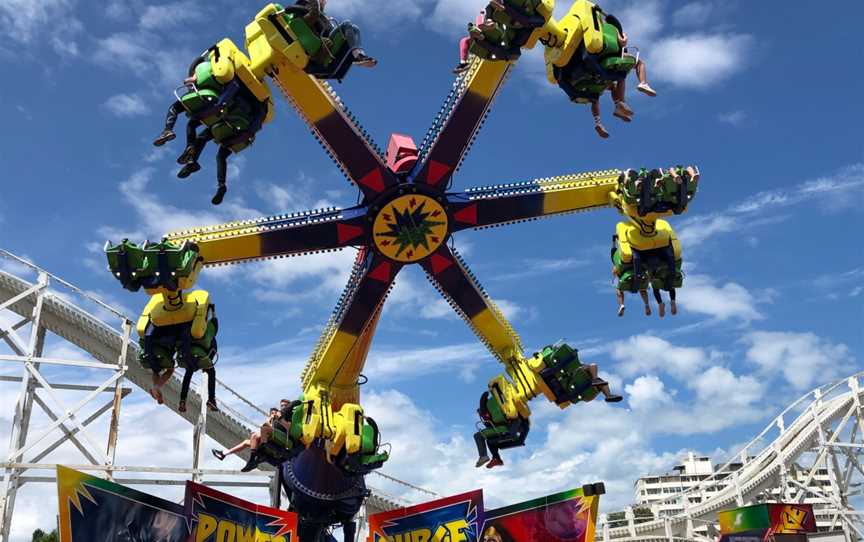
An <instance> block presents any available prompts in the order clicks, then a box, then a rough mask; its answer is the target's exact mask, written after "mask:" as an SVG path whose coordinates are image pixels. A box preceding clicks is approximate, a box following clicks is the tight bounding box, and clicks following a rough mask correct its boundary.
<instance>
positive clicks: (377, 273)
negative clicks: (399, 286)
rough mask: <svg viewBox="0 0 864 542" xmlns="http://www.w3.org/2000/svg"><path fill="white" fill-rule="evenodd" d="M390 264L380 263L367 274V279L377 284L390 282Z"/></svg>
mask: <svg viewBox="0 0 864 542" xmlns="http://www.w3.org/2000/svg"><path fill="white" fill-rule="evenodd" d="M390 272H391V269H390V262H381V263H380V264H379V265H378V267H376V268H375V269H373V270H372V271H370V272H369V278H370V279H373V280H377V281H378V282H390Z"/></svg>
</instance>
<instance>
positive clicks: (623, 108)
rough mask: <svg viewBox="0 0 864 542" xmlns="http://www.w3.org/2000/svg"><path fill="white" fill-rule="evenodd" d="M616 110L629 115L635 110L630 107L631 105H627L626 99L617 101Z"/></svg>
mask: <svg viewBox="0 0 864 542" xmlns="http://www.w3.org/2000/svg"><path fill="white" fill-rule="evenodd" d="M615 111H620V112H621V113H624V114H625V115H627V116H628V117H632V116H633V110H632V109H630V106H629V105H627V102H625V101H624V100H621V101H620V102H615Z"/></svg>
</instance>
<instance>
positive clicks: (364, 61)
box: [354, 51, 378, 68]
mask: <svg viewBox="0 0 864 542" xmlns="http://www.w3.org/2000/svg"><path fill="white" fill-rule="evenodd" d="M354 64H355V65H356V66H360V67H362V68H372V67H374V66H375V65H377V64H378V61H377V60H375V59H374V58H372V57H371V56H369V55H367V54H366V53H364V52H363V51H356V52H355V53H354Z"/></svg>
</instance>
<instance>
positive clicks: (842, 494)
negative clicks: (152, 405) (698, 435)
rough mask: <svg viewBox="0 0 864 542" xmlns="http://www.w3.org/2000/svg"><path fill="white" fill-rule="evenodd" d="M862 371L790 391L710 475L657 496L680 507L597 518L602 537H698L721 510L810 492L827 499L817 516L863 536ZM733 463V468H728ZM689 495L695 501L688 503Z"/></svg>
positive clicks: (799, 498)
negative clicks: (823, 480)
mask: <svg viewBox="0 0 864 542" xmlns="http://www.w3.org/2000/svg"><path fill="white" fill-rule="evenodd" d="M862 378H864V373H858V374H855V375H853V376H850V377H849V378H846V379H843V380H840V381H837V382H834V383H832V384H827V385H825V386H821V387H819V388H816V389H814V390H813V391H811V392H809V393H807V394H805V395H803V396H802V397H800V398H798V400H796V401H794V402H793V403H792V404H790V405H789V406H788V407H786V409H784V410H783V412H781V413H780V414H779V415H778V416H777V417H775V418H774V419H773V420H772V422H771V423H770V424H769V425H768V426H767V427H765V429H764V430H763V431H762V432H761V433H759V435H757V436H756V437H755V438H754V439H753V440H751V441H750V442H749V443H748V444H747V445H746V446H744V447H743V448H742V449H741V450H740V451H739V452H738V453H737V454H736V455H735V456H734V457H732V458H730V459H729V461H728V462H727V463H726V464H725V465H723V466H722V467H720V468H719V469H717V470H716V472H715V474H713V475H711V476H710V477H708V478H707V479H705V480H703V481H701V482H700V483H699V484H698V485H696V486H694V487H691V488H689V489H688V490H687V491H684V492H681V493H677V494H674V495H670V496H669V497H668V498H667V499H664V500H663V501H661V502H660V503H657V504H675V505H677V506H678V507H679V508H681V509H683V512H682V513H680V514H677V515H673V516H668V517H662V518H658V519H655V520H654V521H648V522H645V523H636V522H635V515H634V513H633V509H632V508H629V509H628V510H626V511H625V517H626V521H625V522H624V525H623V526H615V527H612V526H611V525H610V524H609V522H608V521H606V518H605V517H601V529H600V531H601V533H602V537H603V539H604V540H606V541H609V542H611V541H618V540H622V541H623V540H627V541H632V540H644V541H648V540H669V541H671V540H674V539H680V538H683V539H687V540H700V538H701V537H700V536H699V535H698V534H696V533H695V532H694V531H695V528H696V526H697V525H704V524H708V525H713V524H715V523H716V521H717V513H718V512H720V511H722V510H727V509H730V508H736V507H739V506H745V505H748V504H753V503H759V502H777V501H780V502H786V503H803V502H805V501H806V500H808V499H816V500H818V501H820V502H827V503H830V504H829V505H828V506H827V507H822V506H819V507H814V509H815V511H816V514H817V516H818V517H819V519H820V523H827V524H828V525H829V528H830V529H831V530H842V531H844V532H845V533H846V537H847V539H848V540H864V511H862V510H860V505H861V503H862V502H864V467H862V465H864V406H862V405H864V387H862ZM733 464H740V465H741V467H740V468H737V469H732V465H733ZM819 471H823V472H824V471H827V472H828V479H829V485H828V486H827V487H819V486H818V485H817V484H814V483H813V481H814V478H815V477H816V476H817V473H818V472H819ZM796 474H797V475H796ZM802 474H803V481H802ZM707 495H710V497H708V498H706V496H707ZM695 496H698V497H700V499H699V500H701V502H698V503H693V502H691V497H695ZM856 504H857V505H858V506H859V509H856Z"/></svg>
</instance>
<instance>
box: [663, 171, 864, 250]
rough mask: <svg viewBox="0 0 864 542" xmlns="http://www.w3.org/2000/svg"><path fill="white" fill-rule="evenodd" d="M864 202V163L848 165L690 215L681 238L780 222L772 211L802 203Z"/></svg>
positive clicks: (832, 206) (829, 206)
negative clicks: (720, 208)
mask: <svg viewBox="0 0 864 542" xmlns="http://www.w3.org/2000/svg"><path fill="white" fill-rule="evenodd" d="M703 182H704V181H703ZM862 202H864V163H860V162H859V163H856V164H852V165H849V166H846V167H844V168H842V169H840V170H839V171H837V172H835V173H831V174H826V175H824V176H821V177H818V178H816V179H812V180H808V181H804V182H801V183H798V184H796V185H791V186H787V187H786V188H783V189H779V190H769V191H765V192H760V193H758V194H754V195H752V196H750V197H749V198H748V199H746V200H743V201H741V202H738V203H735V204H733V205H731V206H729V207H728V208H727V209H725V210H724V211H722V212H719V213H714V214H710V215H705V216H693V217H690V218H688V219H686V220H685V221H684V222H683V224H682V225H681V227H680V228H678V238H679V239H680V240H681V242H682V243H683V244H685V245H687V246H690V247H698V246H699V245H701V244H702V243H704V242H705V241H707V240H708V239H710V238H711V237H715V236H717V235H719V234H722V233H731V232H736V231H739V230H743V229H747V230H750V231H752V230H753V228H754V227H757V226H764V225H770V224H776V223H777V222H778V221H782V220H785V218H786V217H783V216H776V215H771V214H770V213H769V211H775V212H776V211H778V210H780V209H783V208H785V207H790V206H793V205H797V204H800V203H807V204H808V205H813V204H814V203H815V204H818V205H819V206H821V207H822V208H823V209H825V210H827V211H836V210H842V209H847V208H850V206H855V205H859V204H861V203H862Z"/></svg>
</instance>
